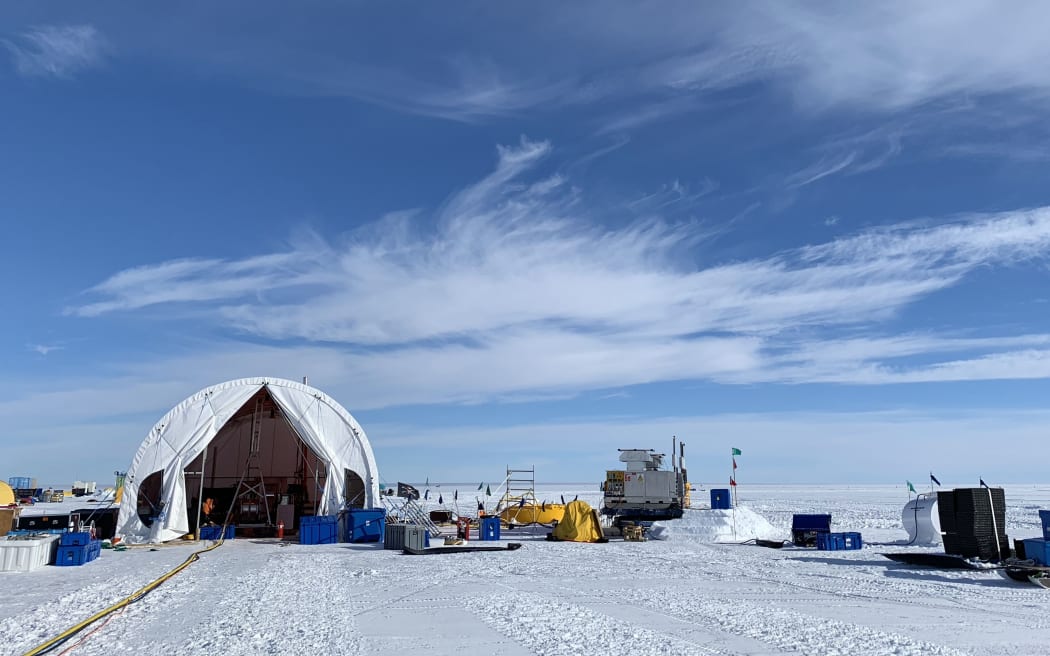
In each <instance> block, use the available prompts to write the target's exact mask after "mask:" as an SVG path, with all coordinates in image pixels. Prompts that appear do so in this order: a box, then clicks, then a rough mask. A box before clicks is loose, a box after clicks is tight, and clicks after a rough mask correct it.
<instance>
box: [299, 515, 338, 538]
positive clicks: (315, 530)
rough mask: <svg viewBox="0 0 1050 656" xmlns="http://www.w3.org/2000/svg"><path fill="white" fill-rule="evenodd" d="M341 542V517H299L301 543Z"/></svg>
mask: <svg viewBox="0 0 1050 656" xmlns="http://www.w3.org/2000/svg"><path fill="white" fill-rule="evenodd" d="M337 542H339V517H338V516H336V515H304V516H302V517H300V518H299V544H335V543H337Z"/></svg>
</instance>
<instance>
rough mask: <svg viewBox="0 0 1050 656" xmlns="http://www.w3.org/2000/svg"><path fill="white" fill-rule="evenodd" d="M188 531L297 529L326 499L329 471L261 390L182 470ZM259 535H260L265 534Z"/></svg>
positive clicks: (278, 406)
mask: <svg viewBox="0 0 1050 656" xmlns="http://www.w3.org/2000/svg"><path fill="white" fill-rule="evenodd" d="M183 473H184V477H185V481H186V501H187V503H186V508H187V515H188V517H187V519H188V525H189V527H190V531H195V530H196V529H197V513H198V508H199V511H200V524H201V525H206V524H222V523H223V522H224V521H225V520H226V518H227V516H228V517H229V521H230V523H231V524H236V525H237V527H238V529H241V528H268V529H271V530H272V528H273V527H275V526H276V525H277V523H278V521H280V522H282V523H283V524H284V527H285V530H286V531H288V532H291V531H293V530H295V529H297V528H298V520H299V517H301V516H303V515H312V514H314V512H315V510H316V508H317V507H318V505H319V504H320V501H321V499H322V496H323V494H324V488H325V481H326V478H327V469H326V467H325V464H324V462H323V460H322V459H321V458H319V457H318V456H317V454H315V453H314V452H313V451H312V450H311V449H310V448H309V447H308V446H307V445H306V443H305V442H304V441H303V440H302V439H301V438H300V437H299V435H298V434H297V433H296V431H295V429H294V428H293V427H292V425H291V424H290V423H289V422H288V420H287V419H286V418H285V416H284V412H283V410H282V409H281V407H280V405H279V404H278V403H277V402H276V401H275V400H274V398H273V397H272V396H271V395H270V393H269V391H268V390H267V389H266V388H265V387H263V388H262V389H260V390H259V391H258V392H257V393H256V394H254V395H253V396H252V397H251V398H250V399H248V401H247V402H245V404H244V405H243V406H241V408H240V409H239V410H238V411H237V412H236V413H235V414H234V415H233V417H231V418H230V420H229V421H227V422H226V424H225V425H223V427H222V428H221V429H219V432H218V433H217V434H216V435H215V437H214V438H213V439H212V440H211V442H210V443H209V444H208V445H207V447H206V448H205V450H204V452H202V453H201V455H199V456H198V457H197V458H195V459H194V460H193V462H191V463H190V464H189V465H187V466H186V468H185V470H184V472H183ZM265 532H266V531H262V532H261V533H265Z"/></svg>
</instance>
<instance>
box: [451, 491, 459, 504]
mask: <svg viewBox="0 0 1050 656" xmlns="http://www.w3.org/2000/svg"><path fill="white" fill-rule="evenodd" d="M452 500H453V501H459V490H453V491H452Z"/></svg>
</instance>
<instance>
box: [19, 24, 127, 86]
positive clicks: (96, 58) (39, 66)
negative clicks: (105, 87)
mask: <svg viewBox="0 0 1050 656" xmlns="http://www.w3.org/2000/svg"><path fill="white" fill-rule="evenodd" d="M0 43H3V45H4V47H6V48H7V50H8V52H10V53H11V57H12V59H13V62H14V66H15V70H16V71H18V73H19V74H20V75H24V76H27V77H32V76H40V77H49V76H50V77H60V78H62V77H71V76H72V75H74V74H75V73H79V72H80V71H83V70H86V69H89V68H94V67H96V66H98V65H99V64H101V63H102V61H103V60H104V59H105V57H106V55H107V54H108V52H109V45H108V42H107V41H106V39H105V38H104V37H103V36H102V35H101V34H100V33H99V31H98V30H97V29H95V28H94V27H93V26H91V25H44V26H40V27H36V28H33V29H31V30H29V31H27V32H23V33H22V34H20V35H19V36H18V37H16V38H13V39H3V40H0Z"/></svg>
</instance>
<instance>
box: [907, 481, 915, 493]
mask: <svg viewBox="0 0 1050 656" xmlns="http://www.w3.org/2000/svg"><path fill="white" fill-rule="evenodd" d="M905 483H907V484H908V491H909V492H911V493H912V494H917V492H916V491H915V486H914V485H912V484H911V481H905Z"/></svg>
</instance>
